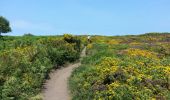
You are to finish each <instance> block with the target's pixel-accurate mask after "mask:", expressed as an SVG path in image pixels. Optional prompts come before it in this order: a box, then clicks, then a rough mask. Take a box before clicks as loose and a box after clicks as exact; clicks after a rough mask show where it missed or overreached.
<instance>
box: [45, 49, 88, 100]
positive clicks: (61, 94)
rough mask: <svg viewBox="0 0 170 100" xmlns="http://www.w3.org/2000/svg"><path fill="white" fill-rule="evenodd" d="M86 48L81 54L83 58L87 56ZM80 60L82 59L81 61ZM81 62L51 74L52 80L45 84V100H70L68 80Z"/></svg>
mask: <svg viewBox="0 0 170 100" xmlns="http://www.w3.org/2000/svg"><path fill="white" fill-rule="evenodd" d="M85 51H86V48H84V49H83V51H82V53H81V58H82V57H84V56H85ZM81 58H80V59H81ZM80 64H81V63H80V62H78V63H74V64H69V65H68V66H67V67H64V68H61V69H58V70H55V71H53V72H52V73H50V79H49V80H47V81H46V83H45V89H44V91H43V99H44V100H70V96H69V90H68V87H67V83H68V81H67V80H68V78H69V76H70V75H71V72H72V70H73V69H74V68H76V67H78V66H80Z"/></svg>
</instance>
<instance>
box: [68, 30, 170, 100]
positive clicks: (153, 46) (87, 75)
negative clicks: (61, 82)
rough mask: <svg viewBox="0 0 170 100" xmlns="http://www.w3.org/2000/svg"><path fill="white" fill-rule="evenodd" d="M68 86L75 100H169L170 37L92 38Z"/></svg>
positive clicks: (164, 35) (154, 35) (169, 35)
mask: <svg viewBox="0 0 170 100" xmlns="http://www.w3.org/2000/svg"><path fill="white" fill-rule="evenodd" d="M87 55H88V56H87V57H85V58H84V59H83V61H82V65H81V66H80V67H79V68H77V69H75V70H74V72H73V74H72V76H71V78H70V81H69V84H70V89H71V93H72V97H73V98H72V99H73V100H170V34H169V33H162V34H159V33H154V34H153V33H149V34H144V35H138V36H135V35H134V36H133V35H132V36H115V37H104V36H93V37H92V43H90V44H88V45H87Z"/></svg>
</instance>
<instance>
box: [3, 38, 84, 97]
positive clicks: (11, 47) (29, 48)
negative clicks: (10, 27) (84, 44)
mask: <svg viewBox="0 0 170 100" xmlns="http://www.w3.org/2000/svg"><path fill="white" fill-rule="evenodd" d="M4 38H6V39H5V40H4V41H2V42H1V44H4V45H5V47H3V46H1V50H0V100H40V99H41V95H40V92H41V88H42V85H43V82H44V79H46V78H47V76H48V73H49V72H50V70H51V69H53V68H58V67H59V66H61V65H63V64H64V63H65V62H73V61H75V60H76V59H78V58H79V54H80V51H79V50H78V49H75V48H76V46H77V45H80V44H77V43H70V42H67V41H65V40H64V39H63V38H62V37H35V36H31V37H27V38H26V37H14V38H16V39H13V38H11V37H4ZM77 40H78V38H77ZM12 42H13V44H12ZM79 48H81V47H79Z"/></svg>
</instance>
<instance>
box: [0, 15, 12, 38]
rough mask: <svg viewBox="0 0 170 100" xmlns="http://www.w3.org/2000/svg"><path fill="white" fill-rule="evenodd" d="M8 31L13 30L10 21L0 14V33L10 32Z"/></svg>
mask: <svg viewBox="0 0 170 100" xmlns="http://www.w3.org/2000/svg"><path fill="white" fill-rule="evenodd" d="M8 32H11V28H10V23H9V21H8V20H7V19H6V18H4V17H3V16H0V35H1V33H8Z"/></svg>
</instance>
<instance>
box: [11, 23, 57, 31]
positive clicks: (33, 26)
mask: <svg viewBox="0 0 170 100" xmlns="http://www.w3.org/2000/svg"><path fill="white" fill-rule="evenodd" d="M11 27H12V28H15V29H19V30H28V31H32V30H34V31H35V30H36V31H52V30H54V27H52V26H51V25H49V24H46V23H33V22H30V21H26V20H14V21H11Z"/></svg>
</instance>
